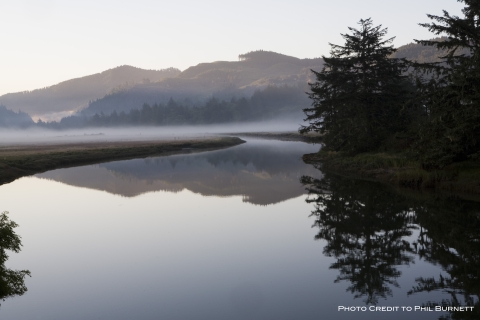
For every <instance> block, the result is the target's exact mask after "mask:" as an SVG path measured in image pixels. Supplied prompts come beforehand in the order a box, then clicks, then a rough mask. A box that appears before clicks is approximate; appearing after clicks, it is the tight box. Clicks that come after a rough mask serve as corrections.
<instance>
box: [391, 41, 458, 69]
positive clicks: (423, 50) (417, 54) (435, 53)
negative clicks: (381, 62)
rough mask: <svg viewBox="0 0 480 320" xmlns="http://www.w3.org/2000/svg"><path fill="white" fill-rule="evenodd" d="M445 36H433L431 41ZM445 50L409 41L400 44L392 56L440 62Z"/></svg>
mask: <svg viewBox="0 0 480 320" xmlns="http://www.w3.org/2000/svg"><path fill="white" fill-rule="evenodd" d="M445 39H446V38H434V39H431V40H432V41H444V40H445ZM458 53H466V51H460V52H458ZM445 54H446V51H439V50H437V49H436V48H435V47H430V46H422V45H421V44H419V43H409V44H406V45H404V46H401V47H399V48H398V49H397V52H395V53H394V54H393V55H392V58H406V59H407V60H410V61H416V62H418V63H432V62H440V61H441V59H440V57H441V56H443V55H445Z"/></svg>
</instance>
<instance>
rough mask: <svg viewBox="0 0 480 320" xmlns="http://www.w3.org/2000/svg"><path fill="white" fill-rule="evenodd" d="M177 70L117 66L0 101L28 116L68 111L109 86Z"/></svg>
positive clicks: (124, 85) (153, 78) (109, 89)
mask: <svg viewBox="0 0 480 320" xmlns="http://www.w3.org/2000/svg"><path fill="white" fill-rule="evenodd" d="M179 73H180V70H178V69H174V68H169V69H163V70H144V69H140V68H135V67H131V66H120V67H117V68H113V69H109V70H106V71H104V72H102V73H97V74H93V75H89V76H85V77H81V78H76V79H71V80H68V81H64V82H60V83H59V84H56V85H53V86H50V87H47V88H43V89H37V90H33V91H24V92H18V93H8V94H5V95H3V96H0V104H2V105H5V106H7V107H8V108H9V109H12V110H15V111H18V110H22V111H24V112H27V113H28V114H30V115H31V116H43V117H45V118H48V115H49V114H56V113H60V115H61V114H62V113H63V114H68V113H69V112H71V111H75V110H78V109H79V108H81V107H86V106H87V105H88V103H89V102H90V101H92V100H95V99H98V98H102V97H104V96H105V95H106V94H108V93H111V92H112V90H120V89H125V88H127V87H131V86H134V85H135V84H137V83H148V82H155V81H159V80H161V79H164V78H167V77H175V76H177V75H178V74H179Z"/></svg>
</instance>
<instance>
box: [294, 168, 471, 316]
mask: <svg viewBox="0 0 480 320" xmlns="http://www.w3.org/2000/svg"><path fill="white" fill-rule="evenodd" d="M301 182H302V183H303V184H304V185H305V186H306V188H307V190H308V192H309V196H308V198H307V200H306V201H307V202H309V203H313V204H314V210H313V211H312V216H314V217H315V219H316V220H315V223H314V226H316V227H318V228H319V229H320V230H319V232H318V234H317V235H316V237H315V238H316V239H324V240H326V241H327V245H326V246H325V248H324V254H325V255H327V256H332V257H335V258H336V259H337V261H336V262H335V263H333V264H332V265H331V268H332V269H338V270H339V271H340V274H339V276H338V277H337V279H336V280H335V282H339V281H342V280H348V281H350V283H351V285H350V286H349V287H348V289H347V290H348V291H350V292H352V293H353V294H354V295H355V298H358V297H365V303H367V304H376V303H377V302H378V300H379V298H384V299H386V298H387V297H388V296H391V295H392V287H397V286H398V283H397V279H398V278H399V277H400V275H401V272H400V271H399V270H398V269H397V266H399V265H406V264H410V263H413V261H414V257H415V256H417V257H418V258H422V259H424V260H426V261H428V262H430V263H432V264H435V265H439V266H441V268H442V270H443V271H444V272H445V274H444V275H438V276H432V275H427V276H426V277H420V278H417V279H416V280H415V281H416V283H415V285H414V286H413V288H412V289H411V290H410V291H409V292H408V295H413V294H416V293H420V292H432V291H441V292H443V293H446V294H448V295H449V297H450V298H447V299H443V300H442V301H438V302H434V301H429V302H427V303H425V304H424V306H430V307H432V308H433V307H435V306H443V307H444V308H445V307H459V306H473V307H474V309H473V312H460V311H450V312H446V313H444V314H443V315H442V316H440V319H480V303H479V296H480V203H478V202H473V201H465V200H460V199H458V198H454V197H440V196H431V195H430V196H429V195H427V196H425V197H423V196H417V197H415V198H412V197H410V196H408V197H407V196H404V195H401V194H399V193H396V192H393V191H389V190H388V188H386V187H383V186H378V185H376V184H373V183H370V182H367V181H359V180H353V179H348V178H344V177H340V176H337V175H332V174H329V173H326V174H325V176H324V178H323V179H321V180H319V179H313V178H311V177H305V176H304V177H302V178H301ZM414 229H419V235H418V239H416V241H411V242H412V243H409V242H408V241H407V237H410V236H411V235H412V230H414ZM444 310H446V309H444Z"/></svg>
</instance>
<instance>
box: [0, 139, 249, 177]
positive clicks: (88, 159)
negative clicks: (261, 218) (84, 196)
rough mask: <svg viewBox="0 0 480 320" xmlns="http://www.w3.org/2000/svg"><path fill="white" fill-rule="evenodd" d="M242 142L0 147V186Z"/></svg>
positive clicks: (208, 141) (220, 147) (200, 140)
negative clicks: (93, 166) (51, 173)
mask: <svg viewBox="0 0 480 320" xmlns="http://www.w3.org/2000/svg"><path fill="white" fill-rule="evenodd" d="M244 142H245V141H243V140H241V139H240V138H237V137H211V138H202V139H184V140H173V141H172V140H163V141H118V142H85V143H68V144H40V145H38V144H37V145H19V146H4V147H0V185H1V184H5V183H9V182H12V181H14V180H15V179H18V178H20V177H23V176H29V175H33V174H36V173H41V172H45V171H48V170H54V169H60V168H68V167H75V166H81V165H89V164H96V163H101V162H108V161H114V160H128V159H134V158H146V157H151V156H165V155H171V154H178V153H190V152H199V151H208V150H215V149H222V148H227V147H231V146H235V145H238V144H242V143H244Z"/></svg>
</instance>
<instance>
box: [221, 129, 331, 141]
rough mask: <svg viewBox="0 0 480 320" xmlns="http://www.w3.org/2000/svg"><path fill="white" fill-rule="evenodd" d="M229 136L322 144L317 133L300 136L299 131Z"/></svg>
mask: <svg viewBox="0 0 480 320" xmlns="http://www.w3.org/2000/svg"><path fill="white" fill-rule="evenodd" d="M227 135H230V136H243V137H252V138H262V139H271V140H280V141H302V142H307V143H320V142H321V137H322V136H321V135H320V134H317V133H306V134H300V133H298V131H285V132H238V133H228V134H227Z"/></svg>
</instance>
